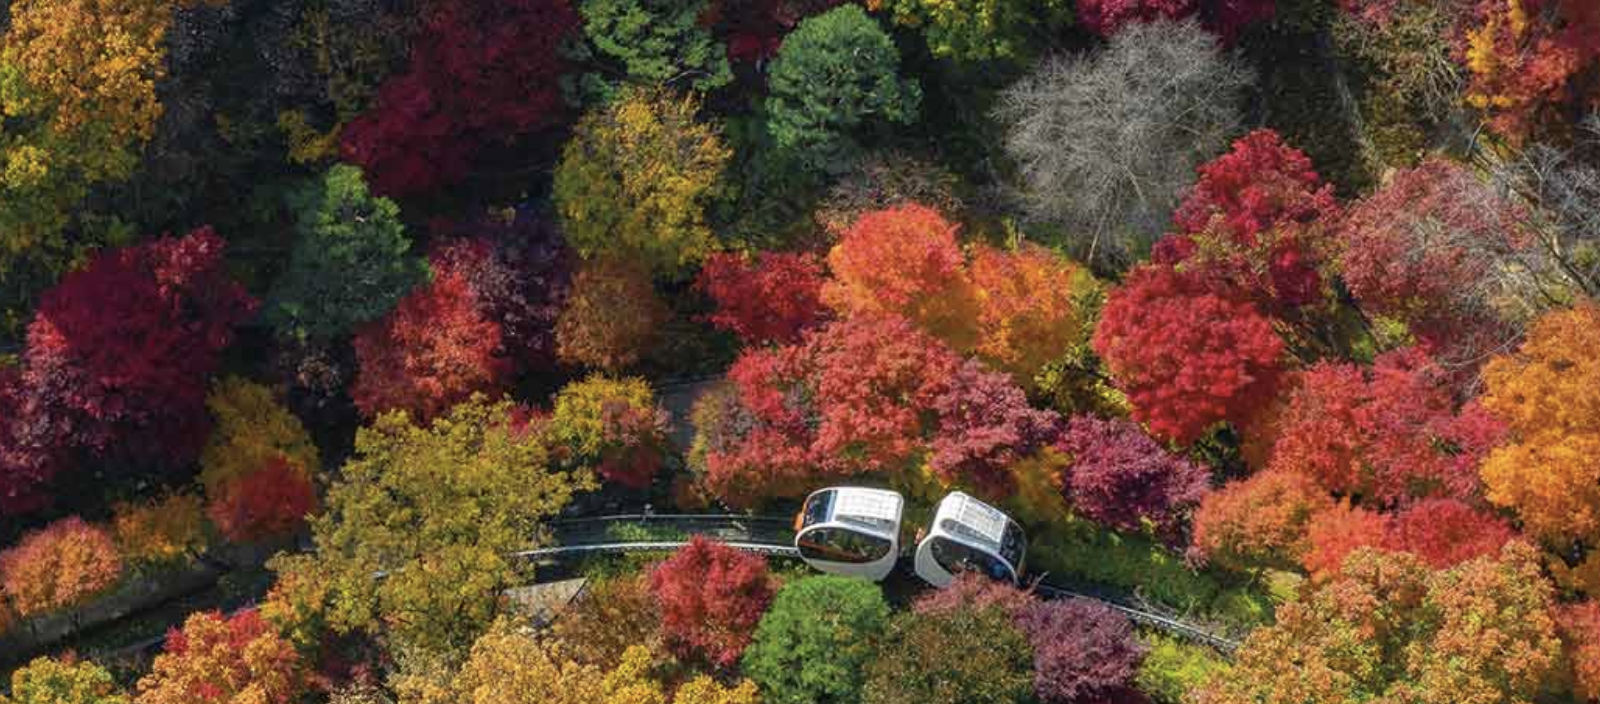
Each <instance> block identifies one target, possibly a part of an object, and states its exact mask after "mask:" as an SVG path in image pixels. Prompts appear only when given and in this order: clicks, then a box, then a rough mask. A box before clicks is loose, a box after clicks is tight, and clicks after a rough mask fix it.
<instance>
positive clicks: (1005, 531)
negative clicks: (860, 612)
mask: <svg viewBox="0 0 1600 704" xmlns="http://www.w3.org/2000/svg"><path fill="white" fill-rule="evenodd" d="M1027 551H1028V543H1027V539H1026V538H1025V537H1024V536H1023V534H1022V527H1021V526H1019V525H1017V522H1016V521H1013V520H1011V518H1010V517H1009V516H1007V515H1006V514H1004V513H1002V512H1001V511H1000V510H999V509H996V508H995V507H993V506H990V505H988V504H986V503H984V502H982V501H979V500H977V499H974V498H972V497H971V496H967V495H966V494H963V493H961V492H959V491H956V492H951V493H950V495H948V496H946V497H944V500H943V501H940V502H939V508H938V510H937V511H936V512H935V513H934V516H933V527H932V528H931V529H930V530H929V531H928V535H927V536H926V537H924V538H923V539H922V542H921V543H920V544H919V545H917V557H916V569H917V576H918V577H921V578H922V579H923V580H925V581H927V582H928V583H929V584H932V585H933V586H936V587H945V586H949V584H950V582H951V581H952V580H954V579H955V575H956V573H958V572H977V573H978V574H982V575H984V576H986V577H989V578H990V579H994V580H998V581H1002V582H1009V583H1012V584H1016V583H1018V582H1020V581H1021V578H1022V567H1023V566H1022V561H1023V557H1024V555H1026V554H1027Z"/></svg>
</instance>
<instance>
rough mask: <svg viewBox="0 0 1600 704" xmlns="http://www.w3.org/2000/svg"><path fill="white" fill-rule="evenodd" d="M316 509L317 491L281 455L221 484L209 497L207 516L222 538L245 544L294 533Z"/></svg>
mask: <svg viewBox="0 0 1600 704" xmlns="http://www.w3.org/2000/svg"><path fill="white" fill-rule="evenodd" d="M316 507H317V493H316V489H315V488H314V487H313V486H312V485H311V477H310V475H309V474H308V473H307V471H306V469H305V468H303V467H300V466H299V465H297V464H295V463H294V462H292V461H290V460H289V459H288V458H286V457H284V456H283V455H281V454H280V455H274V456H272V457H271V458H269V459H268V460H267V461H266V463H265V464H263V465H262V466H261V468H260V469H258V470H256V471H254V472H251V473H249V474H246V475H244V476H241V477H237V478H235V479H233V480H231V481H229V482H228V483H227V484H224V485H223V486H222V487H221V488H220V490H219V492H218V495H217V496H214V497H211V503H210V504H209V505H208V506H207V507H206V516H207V517H209V518H210V519H211V522H212V523H213V524H215V525H216V526H217V532H219V533H221V534H222V536H223V537H225V538H227V539H228V540H231V541H233V542H236V543H248V542H255V541H258V540H264V539H267V538H275V537H279V536H283V535H288V534H290V533H293V532H294V531H295V530H297V529H299V528H300V526H301V525H302V524H304V523H305V520H306V517H307V516H309V515H311V513H312V512H313V511H315V510H316Z"/></svg>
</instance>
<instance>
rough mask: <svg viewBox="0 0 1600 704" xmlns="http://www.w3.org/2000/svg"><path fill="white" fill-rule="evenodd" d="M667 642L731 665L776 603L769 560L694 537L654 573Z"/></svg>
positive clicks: (680, 650) (685, 653) (652, 580)
mask: <svg viewBox="0 0 1600 704" xmlns="http://www.w3.org/2000/svg"><path fill="white" fill-rule="evenodd" d="M650 591H651V592H653V593H654V594H655V596H656V603H657V605H658V606H659V607H660V609H661V630H662V632H663V633H664V634H665V635H666V638H667V644H668V645H669V646H671V647H672V648H673V649H674V650H675V651H676V652H678V653H679V654H681V655H683V656H686V657H703V658H705V659H706V660H708V661H710V662H711V664H713V665H715V666H717V667H720V668H727V667H731V666H732V665H733V664H734V663H737V662H738V661H739V656H740V654H742V653H743V652H744V649H745V646H746V645H749V643H750V638H751V635H752V633H753V632H754V631H755V629H756V624H757V623H758V622H759V621H760V620H761V615H762V613H764V612H765V611H766V610H767V605H768V604H769V603H771V601H772V581H771V580H770V579H769V578H768V577H767V561H766V558H763V557H760V556H756V555H751V554H749V553H744V552H740V551H738V550H736V549H734V548H730V547H728V546H726V545H722V544H719V543H715V542H712V541H710V540H707V539H706V538H705V537H704V536H698V535H697V536H695V537H694V538H693V539H692V540H691V541H690V542H689V544H688V545H685V546H684V547H682V548H679V549H678V551H677V552H676V553H673V555H672V557H670V558H668V559H667V560H666V561H664V562H662V563H661V564H659V565H656V567H655V569H653V570H651V571H650Z"/></svg>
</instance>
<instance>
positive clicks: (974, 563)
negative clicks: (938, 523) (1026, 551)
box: [930, 536, 1012, 582]
mask: <svg viewBox="0 0 1600 704" xmlns="http://www.w3.org/2000/svg"><path fill="white" fill-rule="evenodd" d="M930 549H931V550H932V552H933V560H934V562H937V563H939V566H940V567H943V568H944V570H945V571H946V572H949V573H950V574H961V573H962V572H977V573H978V574H981V575H984V576H986V577H988V578H990V579H994V580H1000V581H1004V582H1009V581H1012V576H1011V570H1010V568H1008V567H1006V565H1005V563H1004V562H1001V561H1000V558H998V557H995V556H994V555H990V554H989V553H986V552H984V551H982V550H978V549H975V548H972V547H968V546H966V545H963V544H961V543H958V542H956V541H954V540H950V539H949V538H945V537H943V536H935V537H934V538H933V543H932V545H931V546H930Z"/></svg>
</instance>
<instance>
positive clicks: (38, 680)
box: [4, 656, 129, 704]
mask: <svg viewBox="0 0 1600 704" xmlns="http://www.w3.org/2000/svg"><path fill="white" fill-rule="evenodd" d="M4 701H6V702H9V703H11V704H129V700H128V697H127V695H125V694H123V693H122V692H121V689H120V688H119V687H118V686H117V681H116V680H115V679H113V678H112V677H111V673H110V672H107V671H106V670H105V668H103V667H100V666H99V665H96V664H94V663H92V662H89V661H87V660H74V659H73V658H72V657H71V656H67V657H66V658H63V659H60V660H57V659H55V658H35V659H34V660H33V661H32V662H30V663H28V665H27V666H26V667H22V668H18V669H17V670H16V671H15V672H12V673H11V698H10V699H6V700H4Z"/></svg>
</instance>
